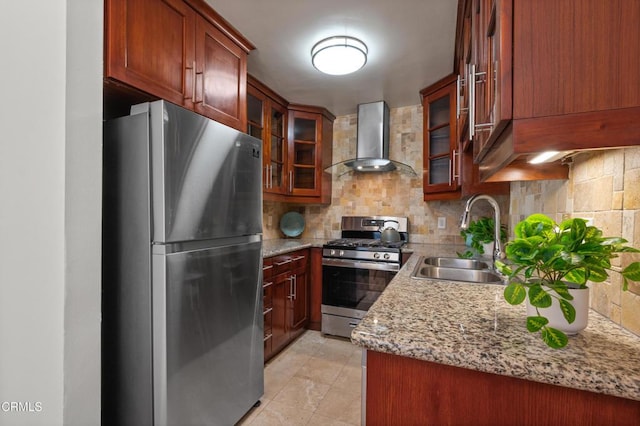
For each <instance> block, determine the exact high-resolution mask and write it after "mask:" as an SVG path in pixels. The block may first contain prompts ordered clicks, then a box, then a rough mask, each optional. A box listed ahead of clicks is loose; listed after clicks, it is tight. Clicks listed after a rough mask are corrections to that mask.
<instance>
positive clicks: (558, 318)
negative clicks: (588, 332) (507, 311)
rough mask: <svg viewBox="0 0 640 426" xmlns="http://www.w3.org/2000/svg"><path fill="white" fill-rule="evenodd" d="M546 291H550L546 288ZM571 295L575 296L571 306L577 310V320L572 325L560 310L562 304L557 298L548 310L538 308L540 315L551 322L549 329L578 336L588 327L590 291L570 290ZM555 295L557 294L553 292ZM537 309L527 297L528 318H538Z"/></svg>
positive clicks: (585, 289) (586, 289)
mask: <svg viewBox="0 0 640 426" xmlns="http://www.w3.org/2000/svg"><path fill="white" fill-rule="evenodd" d="M545 290H548V289H547V288H545ZM569 293H570V294H571V295H572V296H573V300H571V304H572V305H573V307H574V308H575V310H576V319H575V321H573V322H572V323H571V324H569V323H568V322H567V320H566V319H565V318H564V315H562V311H561V310H560V303H559V302H558V300H557V299H556V298H555V297H552V299H553V302H552V304H551V306H550V307H548V308H538V311H539V312H540V315H542V316H543V317H546V318H547V319H548V320H549V324H547V325H548V326H549V327H553V328H556V329H558V330H560V331H563V332H565V333H566V334H569V335H573V334H578V333H579V332H580V331H582V330H584V329H585V328H586V327H587V323H588V320H589V289H588V288H584V289H569ZM553 294H555V292H553ZM536 315H538V314H537V313H536V308H535V307H533V306H531V304H530V303H529V297H528V296H527V316H536Z"/></svg>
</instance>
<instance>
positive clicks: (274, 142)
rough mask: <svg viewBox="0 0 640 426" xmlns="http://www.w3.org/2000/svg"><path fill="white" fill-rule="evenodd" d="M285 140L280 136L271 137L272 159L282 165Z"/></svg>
mask: <svg viewBox="0 0 640 426" xmlns="http://www.w3.org/2000/svg"><path fill="white" fill-rule="evenodd" d="M283 143H284V141H283V139H282V138H279V137H278V136H271V159H272V160H273V161H278V162H280V163H282V162H283V161H284V158H283V152H284V150H283Z"/></svg>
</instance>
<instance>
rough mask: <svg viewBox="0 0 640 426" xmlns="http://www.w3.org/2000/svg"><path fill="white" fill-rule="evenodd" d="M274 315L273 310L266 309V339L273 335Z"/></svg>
mask: <svg viewBox="0 0 640 426" xmlns="http://www.w3.org/2000/svg"><path fill="white" fill-rule="evenodd" d="M272 313H273V309H272V308H269V309H265V311H264V337H267V336H269V335H270V334H271V330H272V322H273V320H272V315H271V314H272Z"/></svg>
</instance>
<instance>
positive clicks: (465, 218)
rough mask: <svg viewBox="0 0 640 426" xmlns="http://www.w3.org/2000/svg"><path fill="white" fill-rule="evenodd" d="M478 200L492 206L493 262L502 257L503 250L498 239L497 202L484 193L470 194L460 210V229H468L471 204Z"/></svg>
mask: <svg viewBox="0 0 640 426" xmlns="http://www.w3.org/2000/svg"><path fill="white" fill-rule="evenodd" d="M478 200H487V201H488V202H489V204H491V207H493V211H494V215H495V216H494V223H493V226H494V228H495V229H494V231H495V237H494V244H493V263H494V264H495V261H496V260H498V259H504V252H503V251H502V242H501V241H500V229H501V226H500V206H499V205H498V202H497V201H496V200H495V199H494V198H493V197H490V196H488V195H484V194H476V195H472V196H471V198H469V199H468V200H467V204H466V205H465V206H464V212H462V217H461V218H460V229H463V230H464V229H468V228H469V220H470V219H471V206H473V204H474V203H475V202H476V201H478Z"/></svg>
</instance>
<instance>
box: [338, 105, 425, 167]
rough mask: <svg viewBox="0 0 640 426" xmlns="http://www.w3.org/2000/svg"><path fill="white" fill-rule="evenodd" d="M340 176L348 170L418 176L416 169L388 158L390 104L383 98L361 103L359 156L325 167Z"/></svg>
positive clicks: (359, 107) (359, 109)
mask: <svg viewBox="0 0 640 426" xmlns="http://www.w3.org/2000/svg"><path fill="white" fill-rule="evenodd" d="M326 170H327V171H331V172H332V173H336V174H338V176H341V175H343V174H345V173H348V172H351V171H353V172H374V173H380V172H391V171H394V170H398V171H401V172H404V173H407V174H410V175H413V176H417V175H416V172H415V171H414V170H413V168H412V167H411V166H409V165H407V164H404V163H401V162H399V161H394V160H390V159H389V106H388V105H387V103H386V102H384V101H379V102H371V103H366V104H359V105H358V139H357V145H356V158H353V159H349V160H346V161H342V162H340V163H336V164H333V165H332V166H331V167H328V168H327V169H326Z"/></svg>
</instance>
